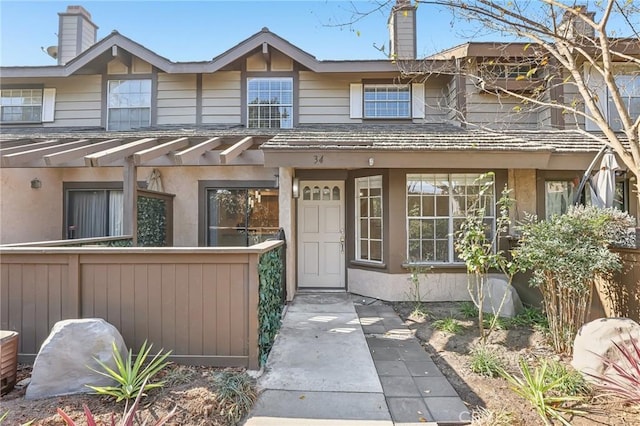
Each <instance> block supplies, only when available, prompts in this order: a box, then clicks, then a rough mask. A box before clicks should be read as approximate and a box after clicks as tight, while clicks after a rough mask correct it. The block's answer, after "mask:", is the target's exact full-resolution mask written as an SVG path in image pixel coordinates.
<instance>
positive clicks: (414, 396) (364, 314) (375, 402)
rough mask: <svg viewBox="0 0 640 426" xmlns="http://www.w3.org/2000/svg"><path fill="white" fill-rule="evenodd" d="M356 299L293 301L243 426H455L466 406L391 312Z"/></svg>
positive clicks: (336, 296) (322, 296)
mask: <svg viewBox="0 0 640 426" xmlns="http://www.w3.org/2000/svg"><path fill="white" fill-rule="evenodd" d="M359 300H360V301H361V300H362V299H361V298H354V299H353V301H352V296H351V295H349V294H346V293H319V294H303V295H297V296H296V297H295V299H294V301H293V302H292V303H291V304H290V305H289V306H288V309H287V312H286V315H285V317H284V320H283V324H282V328H281V330H280V333H279V334H278V337H277V339H276V342H275V344H274V347H273V349H272V351H271V354H270V355H269V360H268V361H267V365H266V368H265V373H264V374H263V376H262V377H260V379H259V380H258V388H259V390H260V391H261V393H260V396H259V397H258V401H257V402H256V405H255V406H254V408H253V410H252V411H251V413H250V415H249V418H248V420H247V421H246V423H245V425H248V426H262V425H268V426H271V425H274V426H275V425H285V426H286V425H301V426H303V425H309V426H315V425H323V426H324V425H336V426H341V425H344V426H352V425H353V426H369V425H371V426H391V425H393V424H396V425H410V424H420V425H424V424H429V423H431V424H432V425H434V424H438V423H441V424H444V423H446V424H452V423H454V424H455V423H460V420H461V419H463V417H464V413H465V412H466V408H465V407H464V404H462V401H461V400H460V398H458V396H457V394H455V391H453V388H452V387H451V385H450V384H449V383H448V382H447V380H446V379H445V378H444V377H443V376H442V375H441V374H440V372H439V371H438V369H437V368H436V367H435V364H433V363H432V362H431V360H430V358H429V356H428V354H427V353H426V352H425V351H424V350H423V349H422V347H421V346H420V344H419V343H418V342H417V340H416V339H415V337H413V335H412V334H411V332H410V330H408V328H407V327H406V326H404V325H403V324H402V321H401V320H400V318H398V316H397V315H396V314H395V313H394V312H393V310H392V309H391V308H390V307H388V306H386V305H383V304H376V305H362V306H354V302H355V303H356V305H357V304H358V301H359ZM356 309H357V311H358V312H356ZM358 314H360V317H359V316H358ZM361 324H362V325H361ZM374 327H377V328H374ZM382 327H384V330H383V328H382ZM363 329H364V332H363ZM365 333H366V334H367V337H366V338H365ZM451 391H453V394H452V393H451ZM436 421H437V423H436ZM465 423H466V422H465Z"/></svg>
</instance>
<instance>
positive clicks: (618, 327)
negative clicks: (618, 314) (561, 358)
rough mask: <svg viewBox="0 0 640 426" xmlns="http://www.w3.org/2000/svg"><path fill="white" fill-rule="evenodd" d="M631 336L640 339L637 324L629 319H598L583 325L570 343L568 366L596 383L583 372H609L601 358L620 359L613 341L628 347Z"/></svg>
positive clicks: (639, 329) (608, 373) (617, 360)
mask: <svg viewBox="0 0 640 426" xmlns="http://www.w3.org/2000/svg"><path fill="white" fill-rule="evenodd" d="M630 339H635V340H636V342H640V325H639V324H638V323H637V322H635V321H633V320H632V319H629V318H600V319H597V320H594V321H591V322H588V323H586V324H585V325H583V326H582V327H581V328H580V330H578V334H577V335H576V338H575V340H574V343H573V359H572V361H571V365H572V366H573V368H575V369H576V370H578V371H580V372H582V373H583V375H584V376H585V379H587V380H589V381H591V382H595V381H597V380H596V379H594V378H593V377H591V376H589V375H587V374H584V373H590V374H595V375H598V376H599V375H612V374H613V372H612V371H608V370H610V369H607V366H606V365H605V363H604V362H603V360H602V358H601V357H606V358H607V359H609V360H611V361H614V362H619V360H620V351H619V350H618V349H617V348H616V347H615V346H614V344H613V342H615V343H617V344H619V345H620V344H622V345H624V346H627V347H629V346H630Z"/></svg>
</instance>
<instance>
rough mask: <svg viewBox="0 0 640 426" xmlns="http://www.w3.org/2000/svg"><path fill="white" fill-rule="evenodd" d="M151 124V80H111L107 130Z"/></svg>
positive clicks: (108, 91) (108, 84)
mask: <svg viewBox="0 0 640 426" xmlns="http://www.w3.org/2000/svg"><path fill="white" fill-rule="evenodd" d="M150 125H151V80H148V79H145V80H109V81H108V83H107V130H131V129H135V128H139V127H148V126H150Z"/></svg>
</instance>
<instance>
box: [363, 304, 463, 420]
mask: <svg viewBox="0 0 640 426" xmlns="http://www.w3.org/2000/svg"><path fill="white" fill-rule="evenodd" d="M356 311H357V312H358V315H359V317H360V321H361V322H362V323H363V324H376V325H380V324H382V325H383V326H384V328H385V331H384V332H383V333H379V331H380V328H379V327H377V328H375V329H372V331H374V330H375V332H369V333H368V331H369V330H370V329H368V328H366V327H363V331H364V332H365V337H366V340H367V343H368V344H369V350H370V352H371V357H372V358H373V360H374V364H375V366H376V369H377V372H378V375H379V376H380V382H381V383H382V388H383V390H384V395H385V398H386V400H387V405H388V407H389V412H390V413H391V418H392V420H393V422H394V424H395V425H405V426H408V425H413V424H424V422H435V423H446V424H468V423H469V421H470V417H471V416H470V414H469V410H468V409H467V407H466V406H465V404H464V403H463V402H462V400H461V399H460V397H459V396H458V394H457V393H456V391H455V389H454V388H453V386H451V383H449V381H448V380H447V378H446V377H444V375H443V374H442V372H441V371H440V370H439V369H438V367H437V365H436V364H435V363H434V362H433V361H432V360H431V357H430V356H429V354H428V353H427V352H426V351H425V350H424V348H423V347H422V346H421V345H420V342H419V341H418V339H416V338H415V337H414V336H413V333H412V332H411V330H409V328H408V327H407V326H406V325H404V323H402V321H401V320H400V318H399V317H398V315H397V314H396V313H395V311H394V310H393V308H391V307H390V306H388V305H384V304H382V303H378V302H375V301H374V304H371V305H356Z"/></svg>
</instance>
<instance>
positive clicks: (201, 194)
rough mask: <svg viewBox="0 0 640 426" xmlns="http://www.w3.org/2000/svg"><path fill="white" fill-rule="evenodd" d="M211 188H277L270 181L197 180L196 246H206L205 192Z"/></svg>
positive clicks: (273, 182) (206, 206)
mask: <svg viewBox="0 0 640 426" xmlns="http://www.w3.org/2000/svg"><path fill="white" fill-rule="evenodd" d="M213 188H233V189H253V188H277V187H276V185H275V181H270V180H199V181H198V246H199V247H206V246H207V220H208V217H207V208H208V203H207V190H208V189H213Z"/></svg>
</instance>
